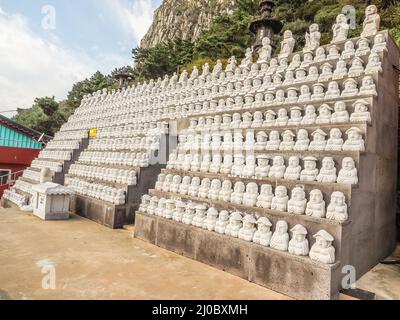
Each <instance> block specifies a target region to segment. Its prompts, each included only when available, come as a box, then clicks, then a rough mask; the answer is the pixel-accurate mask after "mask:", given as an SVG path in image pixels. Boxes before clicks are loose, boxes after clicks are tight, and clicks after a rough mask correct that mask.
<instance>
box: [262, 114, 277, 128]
mask: <svg viewBox="0 0 400 320" xmlns="http://www.w3.org/2000/svg"><path fill="white" fill-rule="evenodd" d="M264 116H265V120H264V122H263V127H272V126H274V125H275V122H276V112H275V111H274V110H267V111H266V112H265V113H264Z"/></svg>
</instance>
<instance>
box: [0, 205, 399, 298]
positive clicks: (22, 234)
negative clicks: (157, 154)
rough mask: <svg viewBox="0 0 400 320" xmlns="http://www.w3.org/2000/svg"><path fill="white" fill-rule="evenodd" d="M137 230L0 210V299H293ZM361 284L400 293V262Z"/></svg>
mask: <svg viewBox="0 0 400 320" xmlns="http://www.w3.org/2000/svg"><path fill="white" fill-rule="evenodd" d="M132 231H133V230H132V228H130V230H129V231H127V230H124V229H121V230H112V229H109V228H107V227H104V226H101V225H99V224H96V223H94V222H92V221H90V220H87V219H84V218H81V217H79V216H76V215H72V218H71V219H70V220H68V221H59V222H52V221H49V222H43V221H41V220H39V219H37V218H36V217H34V216H31V215H29V214H26V213H22V212H21V211H18V210H16V209H0V299H148V300H150V299H262V300H277V299H279V300H280V299H290V298H289V297H286V296H284V295H282V294H279V293H276V292H274V291H272V290H268V289H266V288H263V287H261V286H258V285H255V284H252V283H250V282H248V281H245V280H242V279H241V278H239V277H236V276H233V275H230V274H228V273H226V272H223V271H219V270H217V269H214V268H212V267H209V266H207V265H205V264H203V263H199V262H196V261H193V260H191V259H188V258H185V257H182V256H180V255H177V254H175V253H172V252H170V251H167V250H164V249H160V248H158V247H156V246H153V245H150V244H147V243H145V242H143V241H141V240H138V239H133V238H132ZM399 249H400V248H399ZM399 253H400V250H399ZM48 264H54V265H55V270H56V289H55V290H45V289H42V280H43V277H44V276H45V275H44V274H42V273H41V271H42V266H43V265H48ZM359 287H360V288H362V289H364V290H369V291H373V292H375V293H377V296H378V298H384V299H400V266H384V265H379V266H377V267H376V268H374V269H373V270H372V271H371V272H369V273H368V274H366V275H365V276H364V277H362V278H361V280H360V281H359ZM341 299H349V298H348V297H345V296H343V295H342V296H341Z"/></svg>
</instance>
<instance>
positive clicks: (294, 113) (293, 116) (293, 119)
mask: <svg viewBox="0 0 400 320" xmlns="http://www.w3.org/2000/svg"><path fill="white" fill-rule="evenodd" d="M301 112H302V109H301V108H300V107H292V108H290V119H289V120H288V125H289V126H298V125H299V124H300V123H301V120H302V119H303V117H302V115H301Z"/></svg>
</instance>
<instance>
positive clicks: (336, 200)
mask: <svg viewBox="0 0 400 320" xmlns="http://www.w3.org/2000/svg"><path fill="white" fill-rule="evenodd" d="M326 218H327V219H330V220H336V221H340V222H344V221H346V220H347V219H348V218H349V215H348V212H347V204H346V197H345V196H344V194H343V193H342V192H340V191H335V192H333V193H332V195H331V202H330V204H329V205H328V209H327V212H326Z"/></svg>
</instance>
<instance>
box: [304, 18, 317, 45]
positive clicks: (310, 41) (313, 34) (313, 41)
mask: <svg viewBox="0 0 400 320" xmlns="http://www.w3.org/2000/svg"><path fill="white" fill-rule="evenodd" d="M309 30H310V31H309V33H308V32H307V33H306V36H305V38H306V44H305V46H304V49H303V51H314V50H315V49H317V48H318V47H319V45H320V41H321V33H320V32H319V26H318V24H316V23H314V24H312V25H311V26H310V29H309Z"/></svg>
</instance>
